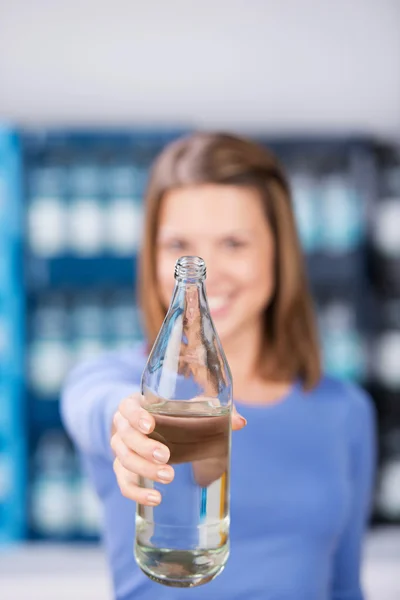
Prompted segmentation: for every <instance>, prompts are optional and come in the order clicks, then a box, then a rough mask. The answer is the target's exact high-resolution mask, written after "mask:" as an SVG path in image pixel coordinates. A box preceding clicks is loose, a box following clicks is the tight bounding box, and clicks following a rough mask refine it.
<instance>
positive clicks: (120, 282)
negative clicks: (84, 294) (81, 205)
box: [26, 254, 137, 294]
mask: <svg viewBox="0 0 400 600" xmlns="http://www.w3.org/2000/svg"><path fill="white" fill-rule="evenodd" d="M136 268H137V267H136V258H134V257H127V258H125V257H124V258H119V257H115V256H110V255H107V254H104V255H102V256H96V257H94V258H77V257H74V256H63V257H60V258H51V259H41V258H35V257H28V259H27V261H26V281H27V288H28V290H29V292H30V293H31V294H34V293H36V292H42V291H43V290H46V289H49V290H52V291H54V290H63V289H74V288H77V289H78V290H81V291H83V290H85V289H86V290H88V289H89V290H90V289H91V288H95V289H99V288H116V287H125V288H126V287H132V288H133V286H134V282H135V279H136Z"/></svg>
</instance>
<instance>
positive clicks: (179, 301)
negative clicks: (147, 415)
mask: <svg viewBox="0 0 400 600" xmlns="http://www.w3.org/2000/svg"><path fill="white" fill-rule="evenodd" d="M205 275H206V269H205V264H204V261H203V260H202V259H201V258H199V257H182V258H180V259H179V260H178V261H177V264H176V268H175V279H176V283H175V289H174V293H173V296H172V300H171V304H170V307H169V310H168V313H167V316H166V318H165V320H164V323H163V325H162V328H161V330H160V332H159V334H158V337H157V339H156V341H155V344H154V346H153V349H152V351H151V353H150V356H149V359H148V362H147V365H146V368H145V370H144V372H143V377H142V393H143V396H144V404H143V406H144V408H146V410H148V411H149V412H151V413H152V414H153V416H154V418H155V422H156V426H155V430H154V432H153V433H152V434H151V437H153V438H154V439H157V440H158V441H160V442H162V443H163V444H165V445H167V446H168V448H169V450H170V461H169V463H170V464H171V465H173V467H174V470H175V478H174V480H173V481H172V483H169V484H167V485H163V484H159V483H157V482H156V483H155V482H153V481H150V480H148V479H142V480H141V482H140V483H141V485H142V486H143V487H146V488H152V487H153V488H155V489H158V490H159V491H160V493H161V495H162V501H161V504H160V505H159V506H156V507H148V506H144V505H138V507H137V517H136V543H135V557H136V560H137V562H138V564H139V566H140V567H141V569H142V570H143V571H144V572H145V573H146V575H148V576H149V577H150V578H151V579H153V580H155V581H157V582H159V583H163V584H165V585H170V586H178V587H192V586H196V585H200V584H203V583H206V582H208V581H211V580H212V579H213V578H214V577H215V576H216V575H218V574H219V573H220V572H221V571H222V569H223V567H224V565H225V563H226V561H227V559H228V555H229V463H230V439H231V419H230V416H231V407H232V380H231V374H230V371H229V366H228V363H227V361H226V358H225V355H224V352H223V350H222V346H221V343H220V341H219V338H218V336H217V333H216V330H215V327H214V324H213V322H212V320H211V317H210V312H209V308H208V303H207V297H206V292H205V285H204V280H205Z"/></svg>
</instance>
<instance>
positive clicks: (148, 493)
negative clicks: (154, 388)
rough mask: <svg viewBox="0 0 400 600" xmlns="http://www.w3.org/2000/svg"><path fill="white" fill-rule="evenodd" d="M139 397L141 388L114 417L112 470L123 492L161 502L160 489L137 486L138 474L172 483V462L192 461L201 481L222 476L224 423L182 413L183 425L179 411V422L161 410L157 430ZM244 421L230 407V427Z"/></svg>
mask: <svg viewBox="0 0 400 600" xmlns="http://www.w3.org/2000/svg"><path fill="white" fill-rule="evenodd" d="M141 401H142V396H141V395H140V394H139V393H137V394H134V395H132V396H130V397H129V398H126V399H125V400H123V401H122V402H121V404H120V405H119V407H118V410H117V412H116V413H115V415H114V419H113V428H112V437H111V447H112V449H113V451H114V454H115V456H116V458H115V460H114V471H115V475H116V477H117V482H118V485H119V487H120V490H121V493H122V494H123V495H124V496H125V497H126V498H130V499H131V500H135V501H136V502H138V503H139V504H145V505H147V506H156V505H157V504H159V503H160V502H161V494H160V493H159V491H158V490H155V489H146V488H143V487H141V486H140V485H139V477H144V478H146V479H151V480H152V481H158V482H160V483H170V482H171V481H172V480H173V478H174V469H173V467H172V466H171V463H175V464H176V463H180V462H188V461H193V464H194V475H195V477H196V479H199V481H198V483H199V484H200V485H203V486H205V485H208V484H209V483H211V481H214V480H215V479H216V478H217V477H218V476H220V474H221V473H222V472H223V471H224V470H225V469H224V465H225V466H226V457H225V456H224V453H226V448H227V444H226V443H225V442H226V427H223V426H218V425H217V426H215V425H214V423H216V420H215V419H214V417H211V418H207V417H202V418H201V420H198V419H190V418H189V419H185V421H187V426H188V427H187V428H186V427H182V426H181V423H182V421H181V417H178V419H179V425H178V423H176V418H175V421H174V417H165V416H162V417H161V418H160V419H158V420H159V421H160V422H158V426H157V433H155V432H154V428H155V425H156V423H155V419H154V416H153V415H152V414H151V413H149V412H147V411H146V410H145V409H144V408H142V407H141ZM222 418H223V417H222ZM245 425H246V420H245V419H244V418H243V417H242V416H240V415H239V414H238V413H237V411H236V409H233V412H232V429H233V430H234V431H235V430H238V429H242V428H243V427H244V426H245ZM188 429H189V431H188ZM167 432H168V439H169V441H170V448H168V446H167V445H166V444H165V443H163V441H165V440H164V435H163V434H166V433H167ZM171 438H173V439H174V442H172V443H171ZM196 442H197V443H196ZM203 467H204V468H203ZM221 469H222V471H221Z"/></svg>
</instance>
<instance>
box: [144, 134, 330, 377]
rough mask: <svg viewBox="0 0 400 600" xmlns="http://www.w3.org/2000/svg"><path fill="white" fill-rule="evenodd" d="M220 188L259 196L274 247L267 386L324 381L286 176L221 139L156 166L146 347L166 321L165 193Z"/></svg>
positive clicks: (151, 188)
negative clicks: (161, 249) (161, 272)
mask: <svg viewBox="0 0 400 600" xmlns="http://www.w3.org/2000/svg"><path fill="white" fill-rule="evenodd" d="M207 183H215V184H219V185H240V186H247V187H252V188H256V189H257V190H258V191H259V194H260V198H261V201H262V203H263V206H264V208H265V213H266V217H267V219H268V220H269V222H270V224H271V228H272V231H273V234H274V239H275V245H276V253H275V254H276V265H275V274H276V281H275V291H274V294H273V297H272V299H271V302H270V303H269V305H268V306H267V307H266V310H265V320H264V323H265V325H264V343H263V348H262V351H261V355H260V360H259V370H260V374H261V375H262V376H263V377H264V378H265V379H271V380H275V381H291V380H293V379H296V378H300V379H301V380H302V382H303V384H304V385H305V387H306V388H311V387H313V386H314V385H315V384H316V383H317V382H318V380H319V378H320V376H321V364H320V353H319V344H318V337H317V333H316V327H315V319H314V311H313V307H312V301H311V296H310V293H309V289H308V284H307V279H306V275H305V268H304V261H303V256H302V252H301V249H300V244H299V240H298V236H297V231H296V225H295V220H294V215H293V210H292V206H291V195H290V190H289V185H288V182H287V180H286V177H285V175H284V173H283V170H282V168H281V166H280V164H279V162H278V161H277V159H276V158H275V156H274V155H273V154H272V153H271V152H270V151H268V150H266V149H264V148H263V147H261V146H259V145H258V144H256V143H254V142H252V141H249V140H246V139H242V138H239V137H236V136H232V135H227V134H222V133H195V134H193V135H190V136H188V137H184V138H180V139H179V140H177V141H175V142H173V143H171V144H169V145H168V146H167V147H166V148H165V149H164V150H163V152H162V153H161V154H160V155H159V157H158V159H157V160H156V161H155V163H154V165H153V168H152V171H151V175H150V180H149V185H148V189H147V194H146V214H145V231H144V234H145V235H144V243H143V247H142V252H141V260H140V278H139V300H140V304H141V308H142V311H143V317H144V324H145V330H146V334H147V339H148V342H149V343H150V344H152V343H153V342H154V340H155V338H156V335H157V333H158V331H159V329H160V327H161V324H162V321H163V319H164V317H165V307H164V306H163V304H162V302H161V299H160V295H159V292H158V289H157V278H156V251H155V249H156V237H157V228H158V216H159V211H160V205H161V202H162V199H163V197H164V196H165V194H166V192H168V191H170V190H173V189H176V188H180V187H184V186H190V185H201V184H207Z"/></svg>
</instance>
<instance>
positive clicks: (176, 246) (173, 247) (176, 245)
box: [161, 239, 189, 252]
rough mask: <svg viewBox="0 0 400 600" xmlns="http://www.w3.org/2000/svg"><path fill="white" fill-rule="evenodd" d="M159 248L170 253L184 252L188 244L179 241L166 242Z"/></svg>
mask: <svg viewBox="0 0 400 600" xmlns="http://www.w3.org/2000/svg"><path fill="white" fill-rule="evenodd" d="M161 246H162V247H163V248H165V249H166V250H170V251H171V252H178V251H179V252H186V251H187V250H188V248H189V244H188V243H187V242H185V241H184V240H179V239H172V240H166V241H165V242H163V243H162V244H161Z"/></svg>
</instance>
